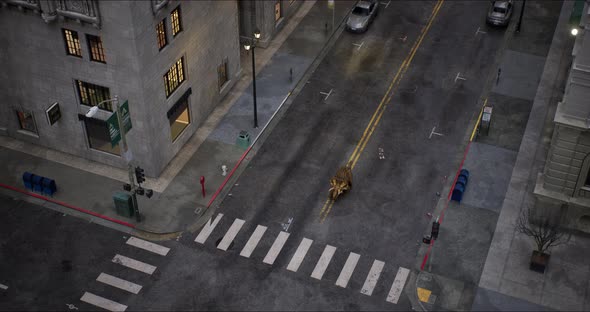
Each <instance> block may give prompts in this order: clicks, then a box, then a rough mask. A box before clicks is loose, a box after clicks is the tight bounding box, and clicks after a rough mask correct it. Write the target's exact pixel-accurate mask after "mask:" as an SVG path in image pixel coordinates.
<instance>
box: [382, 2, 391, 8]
mask: <svg viewBox="0 0 590 312" xmlns="http://www.w3.org/2000/svg"><path fill="white" fill-rule="evenodd" d="M390 2H391V0H389V1H387V3H385V2H381V4H383V5H385V8H386V9H387V7H388V6H389V3H390Z"/></svg>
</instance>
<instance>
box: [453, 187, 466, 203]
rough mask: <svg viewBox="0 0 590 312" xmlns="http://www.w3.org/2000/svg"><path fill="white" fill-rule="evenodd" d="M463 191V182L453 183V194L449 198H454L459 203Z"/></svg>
mask: <svg viewBox="0 0 590 312" xmlns="http://www.w3.org/2000/svg"><path fill="white" fill-rule="evenodd" d="M463 192H465V185H464V184H463V183H457V184H455V188H453V195H452V196H451V200H456V201H458V202H459V203H460V202H461V199H463Z"/></svg>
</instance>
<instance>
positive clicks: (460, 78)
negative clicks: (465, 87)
mask: <svg viewBox="0 0 590 312" xmlns="http://www.w3.org/2000/svg"><path fill="white" fill-rule="evenodd" d="M460 75H461V73H457V77H455V83H457V79H459V80H467V79H466V78H464V77H461V76H460Z"/></svg>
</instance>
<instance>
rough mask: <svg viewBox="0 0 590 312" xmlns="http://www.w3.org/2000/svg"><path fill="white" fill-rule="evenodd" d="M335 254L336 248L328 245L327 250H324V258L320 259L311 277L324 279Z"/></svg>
mask: <svg viewBox="0 0 590 312" xmlns="http://www.w3.org/2000/svg"><path fill="white" fill-rule="evenodd" d="M335 252H336V247H334V246H330V245H326V248H324V252H322V256H321V257H320V260H318V263H317V264H316V266H315V268H314V269H313V272H311V277H313V278H315V279H317V280H321V279H322V277H323V276H324V273H325V272H326V269H327V268H328V265H329V264H330V261H331V260H332V256H334V253H335Z"/></svg>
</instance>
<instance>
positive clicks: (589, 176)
mask: <svg viewBox="0 0 590 312" xmlns="http://www.w3.org/2000/svg"><path fill="white" fill-rule="evenodd" d="M584 186H587V187H590V169H588V172H587V173H586V182H585V183H584Z"/></svg>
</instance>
